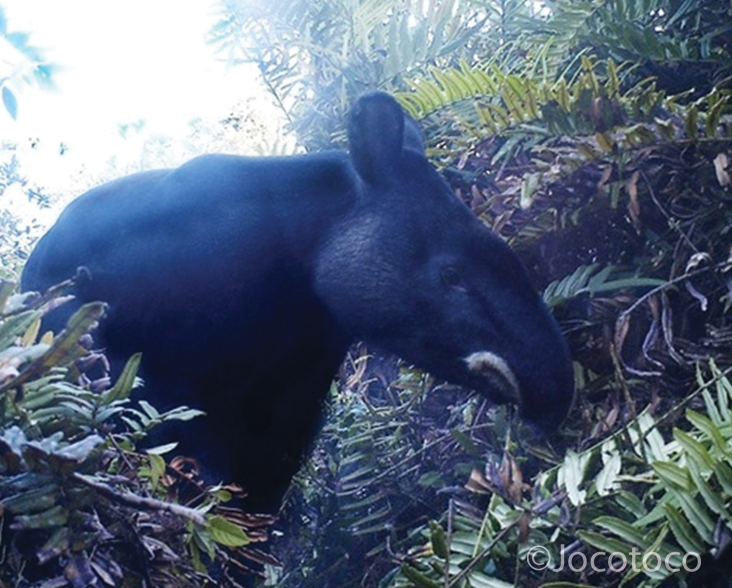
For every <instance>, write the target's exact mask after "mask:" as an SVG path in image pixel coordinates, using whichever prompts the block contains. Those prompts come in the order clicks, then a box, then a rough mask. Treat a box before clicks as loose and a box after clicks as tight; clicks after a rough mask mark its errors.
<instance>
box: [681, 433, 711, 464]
mask: <svg viewBox="0 0 732 588" xmlns="http://www.w3.org/2000/svg"><path fill="white" fill-rule="evenodd" d="M674 439H676V441H677V442H678V443H679V445H681V447H683V448H684V450H685V451H686V452H687V453H688V457H689V458H690V459H692V460H694V461H695V462H696V463H698V464H699V467H700V468H702V469H703V470H704V471H710V470H711V469H712V468H713V467H714V459H712V456H711V455H709V452H708V451H707V449H706V448H705V447H704V445H702V444H701V443H699V441H697V440H696V439H694V438H693V437H692V436H691V435H689V434H688V433H687V432H685V431H682V430H681V429H676V428H674Z"/></svg>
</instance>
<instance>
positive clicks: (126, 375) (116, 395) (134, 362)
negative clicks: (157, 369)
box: [99, 353, 142, 405]
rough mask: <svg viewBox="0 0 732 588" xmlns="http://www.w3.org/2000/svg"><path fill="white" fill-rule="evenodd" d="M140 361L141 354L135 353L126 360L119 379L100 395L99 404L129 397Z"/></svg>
mask: <svg viewBox="0 0 732 588" xmlns="http://www.w3.org/2000/svg"><path fill="white" fill-rule="evenodd" d="M141 359H142V353H135V354H134V355H133V356H132V357H130V359H128V360H127V363H126V364H125V367H124V369H123V370H122V373H121V374H120V376H119V378H117V381H116V382H115V384H114V386H113V387H112V388H111V389H109V390H106V391H105V392H103V393H102V394H101V396H100V401H99V403H100V404H102V405H106V404H110V403H112V402H115V401H116V400H121V399H126V398H129V397H130V393H131V392H132V389H133V388H134V387H135V383H136V379H137V371H138V369H139V367H140V360H141Z"/></svg>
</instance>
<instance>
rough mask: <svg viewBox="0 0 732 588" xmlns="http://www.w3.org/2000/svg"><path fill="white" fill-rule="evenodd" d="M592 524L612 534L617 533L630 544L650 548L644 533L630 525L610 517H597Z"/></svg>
mask: <svg viewBox="0 0 732 588" xmlns="http://www.w3.org/2000/svg"><path fill="white" fill-rule="evenodd" d="M592 522H593V523H594V524H596V525H598V526H600V527H602V528H603V529H606V530H608V531H610V532H611V533H615V535H617V536H618V537H620V538H621V539H624V540H625V541H628V542H629V543H632V544H634V545H637V546H638V547H641V548H643V549H645V548H646V547H648V541H647V540H646V539H645V536H644V534H643V532H642V531H640V530H639V529H637V528H635V527H634V526H633V525H631V524H630V523H627V522H625V521H623V520H621V519H618V518H615V517H608V516H601V517H597V518H596V519H595V520H594V521H592Z"/></svg>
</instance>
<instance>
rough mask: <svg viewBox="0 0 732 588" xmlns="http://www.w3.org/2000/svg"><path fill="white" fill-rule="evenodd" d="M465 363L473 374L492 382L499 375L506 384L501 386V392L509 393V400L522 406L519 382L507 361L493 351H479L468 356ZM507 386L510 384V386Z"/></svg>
mask: <svg viewBox="0 0 732 588" xmlns="http://www.w3.org/2000/svg"><path fill="white" fill-rule="evenodd" d="M464 361H465V363H467V364H468V369H469V370H470V371H471V372H476V373H478V374H480V375H482V376H485V377H486V378H488V379H490V380H494V378H495V376H496V373H497V374H498V375H499V376H500V377H501V378H502V380H503V384H504V385H503V386H500V388H501V391H502V392H504V393H506V392H508V394H506V396H507V400H510V401H512V402H514V403H515V404H518V405H519V406H520V405H521V395H520V393H519V385H518V380H517V379H516V376H515V375H514V373H513V371H512V370H511V368H510V367H508V363H506V360H505V359H503V358H502V357H501V356H499V355H496V354H495V353H493V352H491V351H477V352H476V353H471V354H470V355H468V357H466V358H465V360H464ZM505 384H508V386H506V385H505ZM506 388H510V390H506Z"/></svg>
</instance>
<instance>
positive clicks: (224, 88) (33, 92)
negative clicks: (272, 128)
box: [0, 0, 256, 184]
mask: <svg viewBox="0 0 732 588" xmlns="http://www.w3.org/2000/svg"><path fill="white" fill-rule="evenodd" d="M0 5H1V6H3V7H4V8H5V14H6V17H7V19H8V30H9V31H10V32H16V31H17V32H27V33H29V34H30V36H31V38H30V44H31V45H33V46H35V47H38V48H40V49H42V50H43V51H44V55H45V56H46V58H47V59H48V61H50V62H51V63H53V64H55V65H57V66H58V67H59V70H58V72H57V74H56V76H55V90H51V91H44V90H42V89H39V88H38V87H37V86H23V87H22V88H21V91H20V92H19V93H18V104H19V108H18V121H17V122H13V121H12V120H11V119H10V118H9V117H8V116H7V114H6V113H5V112H0V133H1V136H2V138H6V139H11V140H14V141H16V142H18V143H23V142H27V141H28V138H29V137H34V138H39V139H40V145H41V147H42V148H41V149H37V150H36V151H37V152H38V153H39V154H38V158H39V159H38V161H37V162H36V163H37V164H38V166H37V167H36V170H35V171H36V172H39V171H40V170H39V169H38V168H39V167H43V170H44V171H45V177H43V178H41V181H43V183H51V184H53V183H54V182H56V181H62V178H58V177H55V176H57V175H58V174H59V173H68V171H66V172H63V171H61V170H62V169H64V168H66V169H67V168H68V165H69V162H70V161H74V160H83V162H84V163H85V164H86V165H87V166H90V167H91V168H92V169H93V168H94V167H95V166H96V165H100V164H101V162H102V161H105V160H106V159H107V158H108V157H109V154H110V152H114V151H115V150H116V149H118V148H121V147H120V144H121V142H122V141H121V139H120V137H119V134H118V124H119V123H129V122H134V121H137V120H139V119H145V121H146V124H147V127H148V128H149V129H150V130H151V131H152V132H154V133H159V134H163V135H170V136H176V135H177V134H178V133H184V132H185V129H186V124H187V123H188V121H190V120H191V119H193V118H195V117H199V116H201V117H206V116H216V115H225V114H226V113H227V112H228V110H227V109H228V108H230V107H231V106H233V105H234V104H235V103H236V102H237V100H238V99H240V98H242V97H244V96H246V95H248V94H249V93H250V92H251V89H252V87H254V86H255V85H256V84H253V83H252V75H253V72H252V71H251V70H246V69H244V68H236V69H232V70H230V71H227V69H226V65H225V64H224V63H222V62H220V61H218V60H217V59H216V58H215V56H214V49H213V47H211V46H209V45H207V44H206V42H205V39H206V34H207V32H208V30H209V28H210V26H211V25H212V23H213V22H214V21H215V16H216V14H217V11H218V10H219V2H217V1H216V0H188V1H186V2H181V1H180V0H0ZM60 142H64V143H65V144H66V145H68V146H69V153H68V155H67V156H65V162H64V165H63V166H62V167H61V170H59V169H57V168H56V165H55V164H54V161H52V160H53V156H54V155H55V154H56V153H57V151H58V146H59V143H60ZM42 157H45V158H46V159H45V160H44V159H42ZM31 179H32V180H36V178H35V177H31ZM36 181H37V180H36Z"/></svg>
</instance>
